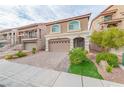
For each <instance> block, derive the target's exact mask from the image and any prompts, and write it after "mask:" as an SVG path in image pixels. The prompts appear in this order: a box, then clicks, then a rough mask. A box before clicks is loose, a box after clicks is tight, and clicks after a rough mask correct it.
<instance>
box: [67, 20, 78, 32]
mask: <svg viewBox="0 0 124 93" xmlns="http://www.w3.org/2000/svg"><path fill="white" fill-rule="evenodd" d="M79 29H80V21H77V20H74V21H70V22H69V30H79Z"/></svg>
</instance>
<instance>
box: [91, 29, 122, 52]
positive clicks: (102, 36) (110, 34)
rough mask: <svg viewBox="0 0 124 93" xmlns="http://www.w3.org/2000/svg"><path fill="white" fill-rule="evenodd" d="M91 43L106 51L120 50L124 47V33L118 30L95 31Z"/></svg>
mask: <svg viewBox="0 0 124 93" xmlns="http://www.w3.org/2000/svg"><path fill="white" fill-rule="evenodd" d="M91 42H92V43H95V44H96V45H98V46H100V47H102V48H104V49H105V50H108V49H110V48H115V49H118V48H120V47H123V46H124V31H123V30H121V29H118V28H108V29H105V30H102V31H98V32H97V31H94V32H93V33H92V35H91Z"/></svg>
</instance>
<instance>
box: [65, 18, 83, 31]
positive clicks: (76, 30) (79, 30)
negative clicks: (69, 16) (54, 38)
mask: <svg viewBox="0 0 124 93" xmlns="http://www.w3.org/2000/svg"><path fill="white" fill-rule="evenodd" d="M72 21H77V22H78V23H79V29H77V30H70V29H69V25H70V22H72ZM72 21H69V22H68V26H67V31H68V32H71V31H72V32H73V31H80V30H81V24H80V21H79V20H72Z"/></svg>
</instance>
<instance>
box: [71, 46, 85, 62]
mask: <svg viewBox="0 0 124 93" xmlns="http://www.w3.org/2000/svg"><path fill="white" fill-rule="evenodd" d="M86 53H87V52H86V51H85V50H84V49H83V48H74V49H72V50H71V51H70V52H69V59H70V62H71V64H80V63H81V62H83V61H85V60H87V57H86Z"/></svg>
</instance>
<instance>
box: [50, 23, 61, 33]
mask: <svg viewBox="0 0 124 93" xmlns="http://www.w3.org/2000/svg"><path fill="white" fill-rule="evenodd" d="M55 25H58V26H59V31H58V32H53V31H52V28H53V26H55ZM60 32H61V25H60V24H54V25H52V26H51V33H60Z"/></svg>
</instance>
